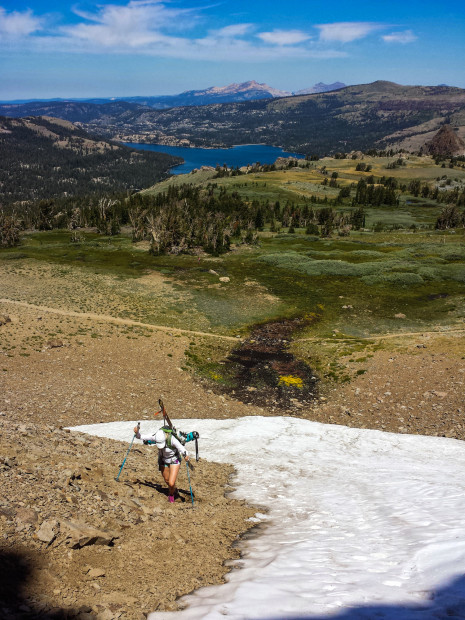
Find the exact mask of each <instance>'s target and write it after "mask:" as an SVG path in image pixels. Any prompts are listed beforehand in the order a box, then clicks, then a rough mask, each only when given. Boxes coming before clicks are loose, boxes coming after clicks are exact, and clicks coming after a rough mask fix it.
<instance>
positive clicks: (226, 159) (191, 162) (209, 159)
mask: <svg viewBox="0 0 465 620" xmlns="http://www.w3.org/2000/svg"><path fill="white" fill-rule="evenodd" d="M125 144H126V146H130V147H132V148H133V149H139V150H142V151H157V152H159V153H168V155H176V156H177V157H182V158H183V159H184V163H183V164H180V165H179V166H175V167H174V168H171V172H172V173H173V174H185V173H187V172H191V170H194V169H195V168H200V167H201V166H214V167H216V166H217V165H219V166H222V165H223V164H226V165H227V166H228V168H236V167H239V168H240V167H241V166H247V165H248V164H255V163H257V162H260V163H261V164H273V163H274V162H275V161H276V160H277V159H278V157H298V158H299V159H304V158H305V155H299V154H297V153H289V152H287V151H283V150H282V149H281V148H279V147H278V146H266V145H264V144H245V145H242V146H234V147H233V148H231V149H199V148H189V147H182V146H164V145H162V144H138V143H134V142H125Z"/></svg>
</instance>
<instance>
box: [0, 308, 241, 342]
mask: <svg viewBox="0 0 465 620" xmlns="http://www.w3.org/2000/svg"><path fill="white" fill-rule="evenodd" d="M0 303H3V304H13V305H15V306H22V307H23V308H30V309H32V310H40V311H41V312H52V313H54V314H59V315H60V316H71V317H76V318H80V319H92V320H94V321H105V322H107V323H116V324H118V325H131V326H133V327H145V328H148V329H153V330H157V331H162V332H166V333H168V332H170V333H171V332H172V333H174V334H183V335H186V336H208V337H210V338H220V339H221V340H229V341H231V342H237V340H238V338H235V337H234V336H224V335H222V334H212V333H209V332H199V331H192V330H190V329H180V328H179V327H166V326H165V325H153V324H151V323H142V322H141V321H134V320H133V319H122V318H120V317H116V316H110V315H108V314H96V313H93V312H75V311H74V310H62V309H59V308H50V307H49V306H38V305H36V304H30V303H28V302H26V301H17V300H15V299H5V298H1V299H0Z"/></svg>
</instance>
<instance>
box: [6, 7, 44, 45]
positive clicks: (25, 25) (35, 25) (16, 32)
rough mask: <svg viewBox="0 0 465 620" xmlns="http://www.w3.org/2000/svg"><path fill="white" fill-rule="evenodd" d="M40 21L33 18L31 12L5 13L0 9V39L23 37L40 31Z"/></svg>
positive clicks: (37, 18)
mask: <svg viewBox="0 0 465 620" xmlns="http://www.w3.org/2000/svg"><path fill="white" fill-rule="evenodd" d="M41 27H42V20H41V19H40V18H39V17H34V15H33V13H32V11H31V10H28V11H24V12H23V13H20V12H18V11H13V12H12V13H7V12H6V11H5V9H4V8H2V7H0V39H2V38H7V37H24V36H27V35H30V34H32V33H33V32H36V31H38V30H40V29H41Z"/></svg>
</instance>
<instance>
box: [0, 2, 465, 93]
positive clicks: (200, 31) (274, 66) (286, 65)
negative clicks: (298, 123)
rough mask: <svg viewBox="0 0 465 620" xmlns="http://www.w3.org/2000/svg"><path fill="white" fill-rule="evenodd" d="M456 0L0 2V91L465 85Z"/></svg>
mask: <svg viewBox="0 0 465 620" xmlns="http://www.w3.org/2000/svg"><path fill="white" fill-rule="evenodd" d="M464 58H465V3H464V2H463V0H460V1H458V0H449V1H447V2H437V1H436V2H430V1H429V0H422V1H420V0H402V1H399V0H390V1H389V2H372V1H370V2H368V1H366V0H358V1H357V2H354V1H353V0H351V1H348V2H346V1H342V0H332V2H322V1H321V0H300V1H299V0H298V1H295V2H289V1H288V2H285V0H277V1H274V0H228V2H223V1H222V0H216V1H215V0H191V1H189V2H188V1H187V0H113V1H112V2H107V1H106V0H101V1H100V2H91V1H87V0H85V1H83V2H79V1H77V2H68V0H60V1H52V0H48V1H47V0H8V1H6V0H0V99H1V100H11V99H21V98H24V99H26V98H53V97H110V96H116V97H118V96H130V95H162V94H174V93H179V92H182V91H184V90H191V89H203V88H207V87H209V86H225V85H227V84H230V83H232V82H244V81H247V80H252V79H254V80H257V81H258V82H266V83H267V84H269V85H270V86H273V87H275V88H279V89H282V90H287V91H297V90H300V89H303V88H307V87H309V86H312V85H313V84H315V83H316V82H325V83H330V82H334V81H336V80H338V81H341V82H344V83H346V84H361V83H367V82H373V81H374V80H378V79H382V80H391V81H393V82H397V83H399V84H424V85H434V84H450V85H454V86H460V87H462V88H464V87H465V71H464V62H463V59H464Z"/></svg>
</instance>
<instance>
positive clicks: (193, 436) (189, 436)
mask: <svg viewBox="0 0 465 620" xmlns="http://www.w3.org/2000/svg"><path fill="white" fill-rule="evenodd" d="M158 403H159V405H160V411H157V413H156V414H155V415H158V414H159V413H162V414H163V420H164V422H165V424H164V426H162V428H161V430H163V431H164V432H165V437H166V444H167V446H168V448H171V437H176V439H177V440H178V441H179V443H180V444H181V445H183V446H184V445H185V444H186V443H189V441H195V460H196V461H198V460H199V458H200V457H199V434H198V432H197V431H191V432H190V433H184V432H183V431H178V430H176V427H175V426H173V423H172V422H171V420H170V418H169V416H168V414H167V413H166V409H165V406H164V404H163V401H162V400H161V398H160V399H159V401H158Z"/></svg>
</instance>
